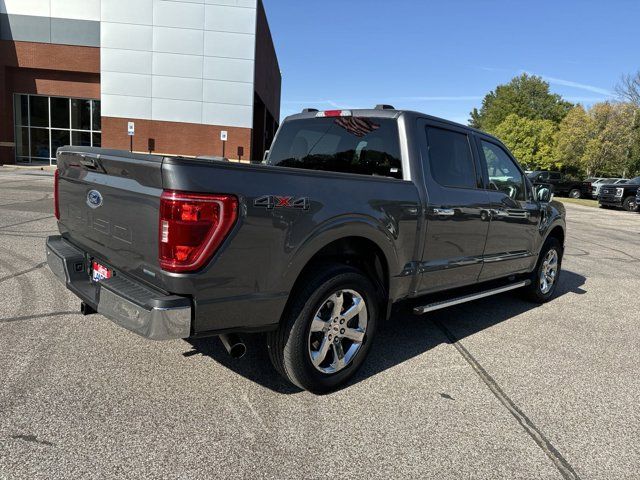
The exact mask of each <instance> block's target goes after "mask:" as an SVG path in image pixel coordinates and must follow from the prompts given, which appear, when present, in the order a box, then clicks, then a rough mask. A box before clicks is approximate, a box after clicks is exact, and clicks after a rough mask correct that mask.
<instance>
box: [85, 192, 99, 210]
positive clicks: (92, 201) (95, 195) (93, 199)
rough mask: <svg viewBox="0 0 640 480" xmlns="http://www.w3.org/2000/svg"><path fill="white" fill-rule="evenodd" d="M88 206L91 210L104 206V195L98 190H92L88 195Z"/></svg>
mask: <svg viewBox="0 0 640 480" xmlns="http://www.w3.org/2000/svg"><path fill="white" fill-rule="evenodd" d="M87 205H89V207H91V208H98V207H101V206H102V194H101V193H100V192H99V191H97V190H90V191H89V193H87Z"/></svg>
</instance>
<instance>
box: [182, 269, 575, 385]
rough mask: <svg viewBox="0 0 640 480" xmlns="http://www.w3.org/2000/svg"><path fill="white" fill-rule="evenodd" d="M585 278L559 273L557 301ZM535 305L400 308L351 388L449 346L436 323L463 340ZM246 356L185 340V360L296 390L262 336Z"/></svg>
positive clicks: (250, 340)
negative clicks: (201, 358)
mask: <svg viewBox="0 0 640 480" xmlns="http://www.w3.org/2000/svg"><path fill="white" fill-rule="evenodd" d="M584 283H585V277H583V276H582V275H579V274H577V273H574V272H570V271H567V270H564V271H563V272H562V278H561V281H560V284H559V285H558V290H557V294H556V298H555V299H554V300H553V301H552V302H555V301H557V299H558V298H560V297H562V296H564V295H566V294H568V293H574V294H579V295H582V294H585V293H586V291H585V290H583V289H582V288H581V287H582V286H583V285H584ZM535 308H537V305H535V304H532V303H530V302H527V301H524V300H522V299H520V298H519V296H518V294H517V293H507V294H502V295H497V296H495V297H489V298H485V299H482V300H477V301H475V302H471V303H467V304H462V305H457V306H455V307H450V308H447V309H444V310H440V311H437V312H433V313H430V314H427V315H423V316H417V315H413V314H412V313H410V311H409V309H408V308H406V307H405V308H400V309H399V311H398V312H396V313H394V315H393V316H392V317H391V319H390V320H389V321H388V322H385V323H384V324H383V325H381V326H380V328H379V329H378V333H377V335H376V339H375V341H374V344H373V347H372V348H371V351H370V352H369V356H368V358H367V360H366V361H365V363H364V365H363V366H362V368H361V369H360V371H359V372H358V373H357V374H356V376H355V377H354V378H353V379H352V380H351V382H350V383H349V384H348V385H347V386H346V387H345V388H349V386H351V385H354V384H356V383H358V382H361V381H363V380H366V379H367V378H369V377H371V376H374V375H377V374H379V373H381V372H384V371H385V370H387V369H389V368H392V367H395V366H396V365H399V364H401V363H403V362H405V361H407V360H409V359H411V358H414V357H416V356H418V355H421V354H423V353H425V352H428V351H429V350H431V349H433V348H435V347H437V346H438V345H440V344H443V343H451V342H450V340H449V339H448V338H447V337H446V335H445V333H444V332H443V331H442V330H441V329H440V328H439V327H438V326H437V323H441V324H443V325H445V326H446V328H447V329H448V330H449V331H450V332H451V333H452V334H453V335H454V336H455V337H456V339H458V340H464V339H465V338H466V337H469V336H472V335H474V334H476V333H478V332H481V331H483V330H486V329H488V328H491V327H493V326H494V325H497V324H499V323H502V322H505V321H508V320H511V319H513V318H514V317H516V316H518V315H520V314H522V313H525V312H527V311H530V310H533V309H535ZM244 340H245V342H246V344H247V354H246V355H245V356H244V357H243V358H242V359H240V360H235V359H233V358H231V357H230V356H229V355H228V354H227V352H226V350H225V349H224V347H223V346H222V344H221V342H220V341H219V340H218V339H217V338H209V339H197V340H194V339H192V340H188V342H189V343H190V344H191V346H192V347H193V349H192V350H191V351H188V352H185V353H184V355H185V356H192V355H198V354H200V355H206V356H208V357H210V358H211V359H213V360H215V361H216V362H217V363H219V364H221V365H223V366H225V367H226V368H229V369H230V370H233V371H234V372H236V373H237V374H239V375H242V376H243V377H245V378H247V379H249V380H251V381H253V382H256V383H258V384H260V385H262V386H263V387H265V388H268V389H270V390H273V391H274V392H277V393H281V394H293V393H298V392H300V391H301V390H300V389H299V388H297V387H295V386H293V385H291V384H290V383H289V382H288V381H287V380H285V379H284V378H282V377H281V376H280V375H278V373H277V372H276V371H275V370H274V369H273V367H272V366H271V361H270V360H269V355H268V352H267V347H266V341H265V338H264V335H247V336H245V337H244Z"/></svg>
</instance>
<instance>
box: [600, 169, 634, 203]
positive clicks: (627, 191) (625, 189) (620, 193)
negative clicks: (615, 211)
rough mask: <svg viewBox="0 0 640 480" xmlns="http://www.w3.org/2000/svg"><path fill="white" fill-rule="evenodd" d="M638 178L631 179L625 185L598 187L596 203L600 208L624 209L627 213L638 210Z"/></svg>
mask: <svg viewBox="0 0 640 480" xmlns="http://www.w3.org/2000/svg"><path fill="white" fill-rule="evenodd" d="M639 187H640V177H636V178H632V179H631V180H629V181H627V182H626V183H619V184H617V185H616V184H609V185H603V186H602V187H600V195H598V203H599V205H600V206H601V207H616V208H624V209H625V210H626V211H627V212H635V211H637V209H638V203H637V198H638V189H639Z"/></svg>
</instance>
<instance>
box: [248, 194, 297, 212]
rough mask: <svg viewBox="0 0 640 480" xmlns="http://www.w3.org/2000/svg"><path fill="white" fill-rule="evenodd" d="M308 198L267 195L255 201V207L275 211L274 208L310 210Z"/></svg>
mask: <svg viewBox="0 0 640 480" xmlns="http://www.w3.org/2000/svg"><path fill="white" fill-rule="evenodd" d="M309 205H310V202H309V198H308V197H300V198H295V197H290V196H281V195H265V196H263V197H258V198H256V199H255V200H254V202H253V206H254V207H261V208H266V209H267V210H273V209H274V208H296V209H298V210H309Z"/></svg>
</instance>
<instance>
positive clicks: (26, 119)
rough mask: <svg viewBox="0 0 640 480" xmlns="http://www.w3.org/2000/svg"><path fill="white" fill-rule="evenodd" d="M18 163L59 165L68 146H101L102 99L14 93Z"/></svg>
mask: <svg viewBox="0 0 640 480" xmlns="http://www.w3.org/2000/svg"><path fill="white" fill-rule="evenodd" d="M14 112H15V139H16V142H15V143H16V162H17V163H40V164H42V163H48V164H51V165H55V163H56V151H57V150H58V148H59V147H63V146H65V145H77V146H82V147H100V146H101V144H102V132H101V126H100V119H101V116H100V101H99V100H85V99H79V98H66V97H43V96H41V95H23V94H16V95H14Z"/></svg>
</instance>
